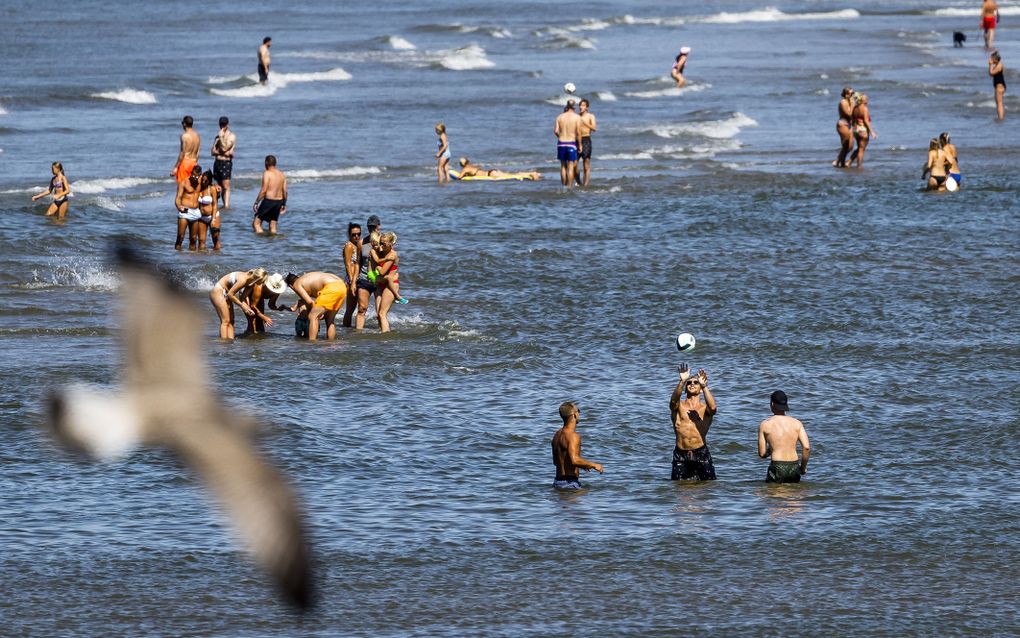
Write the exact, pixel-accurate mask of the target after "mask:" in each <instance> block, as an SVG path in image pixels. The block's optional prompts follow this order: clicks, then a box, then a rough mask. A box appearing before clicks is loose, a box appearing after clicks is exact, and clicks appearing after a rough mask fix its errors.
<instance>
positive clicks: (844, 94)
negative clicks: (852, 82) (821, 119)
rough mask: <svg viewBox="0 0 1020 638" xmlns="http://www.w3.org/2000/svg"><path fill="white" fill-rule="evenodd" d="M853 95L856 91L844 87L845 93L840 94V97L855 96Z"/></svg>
mask: <svg viewBox="0 0 1020 638" xmlns="http://www.w3.org/2000/svg"><path fill="white" fill-rule="evenodd" d="M853 94H854V90H853V89H852V88H850V87H849V86H844V87H843V91H842V92H841V93H840V96H842V97H844V98H845V97H847V96H850V95H853Z"/></svg>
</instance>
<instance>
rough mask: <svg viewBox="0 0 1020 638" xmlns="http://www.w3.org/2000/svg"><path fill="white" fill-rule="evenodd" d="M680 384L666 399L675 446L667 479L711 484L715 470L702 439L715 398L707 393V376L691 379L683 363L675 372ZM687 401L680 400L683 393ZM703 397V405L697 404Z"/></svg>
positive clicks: (712, 415) (709, 422)
mask: <svg viewBox="0 0 1020 638" xmlns="http://www.w3.org/2000/svg"><path fill="white" fill-rule="evenodd" d="M677 371H679V372H680V382H679V383H677V385H676V389H674V390H673V394H672V396H670V398H669V412H670V416H671V417H672V418H673V433H674V434H675V435H676V445H675V446H674V447H673V472H672V474H671V475H670V478H671V479H673V480H674V481H678V480H687V479H697V480H699V481H714V480H715V466H714V465H713V464H712V453H711V452H710V451H709V450H708V444H707V443H706V442H705V438H706V437H707V436H708V429H709V428H710V427H712V419H713V418H715V398H714V397H713V396H712V393H711V392H709V390H708V373H706V372H705V371H704V370H698V376H696V377H692V376H691V369H690V368H688V367H687V364H686V363H681V364H680V366H679V367H678V368H677ZM685 390H686V391H687V398H686V399H684V400H683V401H681V400H680V397H681V396H682V394H683V392H684V391H685ZM702 395H704V397H705V402H704V403H702V402H701V397H702Z"/></svg>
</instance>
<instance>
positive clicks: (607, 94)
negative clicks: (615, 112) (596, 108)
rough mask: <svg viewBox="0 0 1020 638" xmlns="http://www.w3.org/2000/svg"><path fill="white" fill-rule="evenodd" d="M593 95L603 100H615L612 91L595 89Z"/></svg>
mask: <svg viewBox="0 0 1020 638" xmlns="http://www.w3.org/2000/svg"><path fill="white" fill-rule="evenodd" d="M595 97H597V98H598V99H600V100H602V101H603V102H615V101H616V96H615V95H613V92H612V91H596V92H595Z"/></svg>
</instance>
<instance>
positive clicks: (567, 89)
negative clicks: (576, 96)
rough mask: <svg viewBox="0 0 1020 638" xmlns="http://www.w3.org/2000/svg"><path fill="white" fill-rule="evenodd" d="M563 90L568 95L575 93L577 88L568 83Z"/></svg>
mask: <svg viewBox="0 0 1020 638" xmlns="http://www.w3.org/2000/svg"><path fill="white" fill-rule="evenodd" d="M563 90H564V91H566V92H567V93H573V92H574V91H576V90H577V87H576V86H574V83H573V82H567V83H566V84H564V85H563Z"/></svg>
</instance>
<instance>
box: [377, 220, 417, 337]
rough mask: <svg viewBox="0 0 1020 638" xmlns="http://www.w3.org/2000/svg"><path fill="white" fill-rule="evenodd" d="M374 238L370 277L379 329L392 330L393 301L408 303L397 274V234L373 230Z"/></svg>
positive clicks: (398, 258) (398, 259)
mask: <svg viewBox="0 0 1020 638" xmlns="http://www.w3.org/2000/svg"><path fill="white" fill-rule="evenodd" d="M370 238H371V240H372V271H371V272H370V273H369V278H370V279H372V280H373V281H374V282H375V284H376V288H375V296H376V306H375V314H376V316H377V317H378V318H379V330H381V331H382V332H389V331H390V321H389V312H390V306H392V305H393V302H394V301H396V302H397V303H402V304H403V303H407V301H408V299H407V298H406V297H401V296H400V280H399V275H398V274H397V266H398V264H399V263H400V256H399V255H398V254H397V251H396V250H394V249H393V245H394V244H396V243H397V234H396V233H394V232H390V231H387V232H385V233H380V232H378V231H376V232H373V233H372V234H371V235H370Z"/></svg>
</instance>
